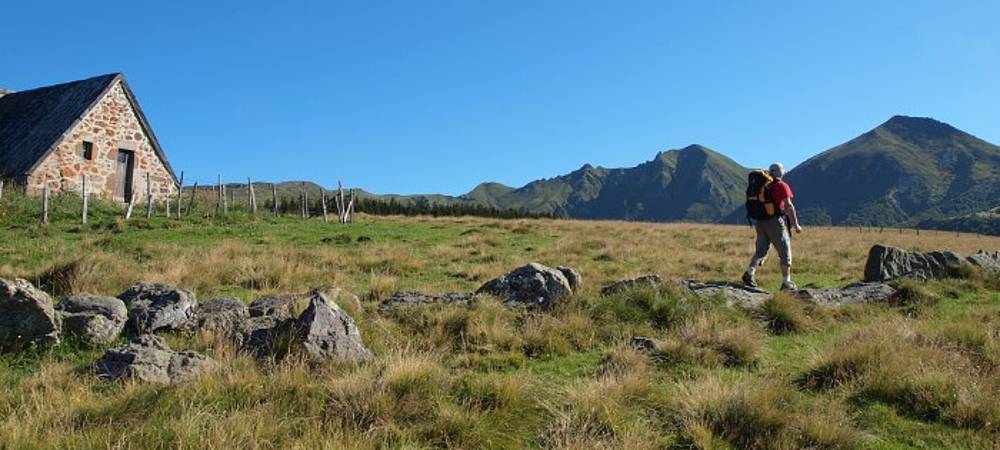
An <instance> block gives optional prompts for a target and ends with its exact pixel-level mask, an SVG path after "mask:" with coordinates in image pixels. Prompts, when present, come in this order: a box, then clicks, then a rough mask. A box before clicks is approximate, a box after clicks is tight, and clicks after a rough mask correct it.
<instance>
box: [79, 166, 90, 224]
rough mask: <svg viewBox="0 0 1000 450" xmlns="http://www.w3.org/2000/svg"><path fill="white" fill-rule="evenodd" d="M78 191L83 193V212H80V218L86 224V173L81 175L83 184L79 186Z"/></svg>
mask: <svg viewBox="0 0 1000 450" xmlns="http://www.w3.org/2000/svg"><path fill="white" fill-rule="evenodd" d="M80 193H81V194H82V195H83V213H82V214H83V216H82V217H81V219H82V220H83V224H84V225H86V224H87V200H88V199H87V197H89V195H88V194H87V176H86V175H84V176H83V185H82V186H81V189H80Z"/></svg>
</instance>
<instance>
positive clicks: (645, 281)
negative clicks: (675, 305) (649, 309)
mask: <svg viewBox="0 0 1000 450" xmlns="http://www.w3.org/2000/svg"><path fill="white" fill-rule="evenodd" d="M661 284H663V279H661V278H660V276H659V275H652V274H651V275H643V276H641V277H638V278H632V279H628V280H621V281H616V282H614V283H611V284H609V285H606V286H604V287H603V288H602V289H601V295H612V294H618V293H621V292H625V291H628V290H631V289H636V288H656V287H659V286H660V285H661Z"/></svg>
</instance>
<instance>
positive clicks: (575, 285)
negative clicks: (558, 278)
mask: <svg viewBox="0 0 1000 450" xmlns="http://www.w3.org/2000/svg"><path fill="white" fill-rule="evenodd" d="M556 270H558V271H560V272H562V274H563V276H564V277H566V281H569V287H570V289H572V290H573V292H579V291H580V286H582V285H583V277H582V276H581V275H580V272H579V271H578V270H576V269H574V268H572V267H566V266H556Z"/></svg>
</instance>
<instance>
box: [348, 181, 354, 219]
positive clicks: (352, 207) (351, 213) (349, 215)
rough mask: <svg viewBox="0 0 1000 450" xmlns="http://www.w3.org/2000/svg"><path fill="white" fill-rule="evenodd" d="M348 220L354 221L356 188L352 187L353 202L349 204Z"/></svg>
mask: <svg viewBox="0 0 1000 450" xmlns="http://www.w3.org/2000/svg"><path fill="white" fill-rule="evenodd" d="M347 221H348V222H350V223H354V189H351V202H350V203H348V204H347Z"/></svg>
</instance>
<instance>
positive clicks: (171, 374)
mask: <svg viewBox="0 0 1000 450" xmlns="http://www.w3.org/2000/svg"><path fill="white" fill-rule="evenodd" d="M217 366H218V364H217V363H216V362H215V361H214V360H213V359H211V358H209V357H207V356H205V355H201V354H199V353H195V352H191V351H184V352H175V351H173V350H170V347H168V346H167V343H166V342H164V341H163V339H162V338H160V337H159V336H154V335H149V334H147V335H142V336H139V337H136V338H133V339H132V342H130V343H129V344H128V345H125V346H123V347H117V348H113V349H111V350H108V351H107V352H105V353H104V356H103V357H101V359H99V360H97V362H95V363H94V372H95V373H96V374H97V376H98V377H100V378H102V379H106V380H124V379H135V380H139V381H144V382H148V383H162V384H168V383H180V382H184V381H188V380H192V379H194V378H196V377H198V376H199V375H201V374H202V373H205V372H207V371H211V370H214V369H215V368H216V367H217Z"/></svg>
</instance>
